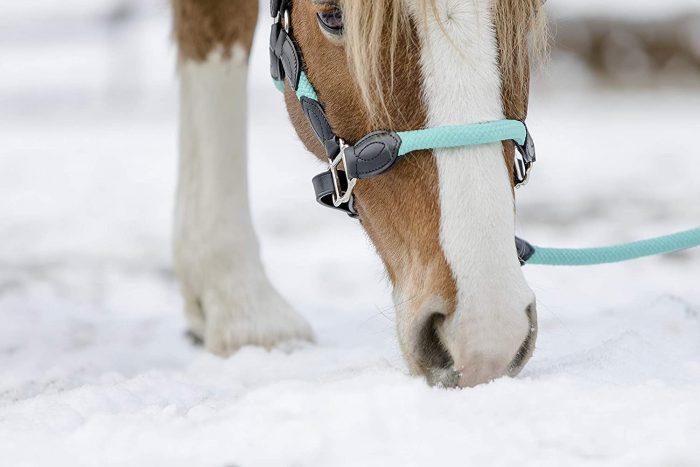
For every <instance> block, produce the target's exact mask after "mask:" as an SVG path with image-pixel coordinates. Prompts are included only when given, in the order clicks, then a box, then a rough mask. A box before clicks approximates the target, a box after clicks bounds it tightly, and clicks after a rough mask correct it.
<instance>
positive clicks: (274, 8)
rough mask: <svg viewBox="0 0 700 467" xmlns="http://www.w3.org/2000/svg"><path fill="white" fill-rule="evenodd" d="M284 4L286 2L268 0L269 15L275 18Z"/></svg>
mask: <svg viewBox="0 0 700 467" xmlns="http://www.w3.org/2000/svg"><path fill="white" fill-rule="evenodd" d="M286 3H287V0H270V15H271V16H272V17H273V18H274V17H276V16H277V14H278V13H279V12H280V10H281V9H282V7H283V6H284V5H285V4H286Z"/></svg>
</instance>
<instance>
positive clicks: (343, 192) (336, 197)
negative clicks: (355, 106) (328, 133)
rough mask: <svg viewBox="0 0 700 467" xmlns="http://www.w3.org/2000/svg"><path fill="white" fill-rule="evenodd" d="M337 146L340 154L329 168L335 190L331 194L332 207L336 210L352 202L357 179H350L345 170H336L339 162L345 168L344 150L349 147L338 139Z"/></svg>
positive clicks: (332, 160) (331, 162)
mask: <svg viewBox="0 0 700 467" xmlns="http://www.w3.org/2000/svg"><path fill="white" fill-rule="evenodd" d="M338 145H339V146H340V152H339V153H338V155H337V156H336V157H335V159H331V161H330V167H329V170H330V172H331V175H333V188H334V189H335V193H334V194H333V206H335V207H336V208H337V207H340V206H341V205H343V204H345V203H349V202H350V201H351V200H352V191H353V190H354V189H355V185H356V184H357V179H356V178H350V177H349V176H348V173H347V171H346V170H338V166H339V165H340V163H341V162H342V163H343V167H345V149H347V148H348V147H349V146H348V145H347V144H345V141H343V140H342V139H340V138H338ZM341 172H342V173H343V176H344V177H345V187H347V188H345V189H343V183H342V181H341V179H340V173H341Z"/></svg>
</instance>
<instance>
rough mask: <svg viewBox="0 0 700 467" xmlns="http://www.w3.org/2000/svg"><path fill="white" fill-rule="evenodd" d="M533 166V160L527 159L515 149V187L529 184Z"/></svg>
mask: <svg viewBox="0 0 700 467" xmlns="http://www.w3.org/2000/svg"><path fill="white" fill-rule="evenodd" d="M532 166H533V164H532V162H528V161H526V160H525V157H524V156H523V155H522V154H520V151H515V188H520V187H521V186H525V185H527V184H528V182H529V181H530V172H531V171H532Z"/></svg>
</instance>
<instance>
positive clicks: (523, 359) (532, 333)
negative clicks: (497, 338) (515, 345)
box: [508, 303, 537, 376]
mask: <svg viewBox="0 0 700 467" xmlns="http://www.w3.org/2000/svg"><path fill="white" fill-rule="evenodd" d="M525 314H527V318H528V321H529V324H530V329H529V332H528V333H527V337H525V341H523V343H522V345H521V346H520V348H519V349H518V352H517V353H516V354H515V358H513V361H512V362H511V364H510V366H509V367H508V374H509V375H510V376H515V375H517V374H518V373H520V370H522V369H523V367H524V366H525V364H526V363H527V361H528V360H529V359H530V357H531V356H532V352H534V350H535V340H536V339H537V308H536V306H535V304H534V303H531V304H530V305H528V307H527V308H526V309H525Z"/></svg>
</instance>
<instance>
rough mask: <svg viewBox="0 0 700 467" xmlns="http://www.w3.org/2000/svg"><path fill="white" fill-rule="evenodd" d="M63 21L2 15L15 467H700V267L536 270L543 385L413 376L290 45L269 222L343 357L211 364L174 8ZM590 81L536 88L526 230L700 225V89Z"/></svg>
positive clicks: (3, 333) (256, 168)
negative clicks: (175, 244) (534, 156)
mask: <svg viewBox="0 0 700 467" xmlns="http://www.w3.org/2000/svg"><path fill="white" fill-rule="evenodd" d="M561 1H562V3H563V2H564V0H561ZM566 1H567V2H569V3H570V4H572V5H573V4H574V3H577V2H575V1H574V0H566ZM618 1H620V3H626V4H628V5H629V4H630V2H628V1H626V2H622V1H621V0H618ZM62 3H64V5H62V6H57V5H56V4H55V2H49V1H47V0H41V1H40V0H32V1H27V2H14V3H13V4H8V5H6V6H4V7H3V10H5V13H4V14H3V15H2V17H0V323H1V324H0V459H2V460H1V461H0V464H2V465H7V466H16V465H27V466H34V465H71V466H73V465H104V466H106V465H149V466H150V465H183V466H192V465H212V466H223V465H240V466H251V465H280V466H287V465H304V466H307V465H310V466H326V465H377V466H385V465H439V464H440V463H441V462H442V463H444V464H447V465H474V466H477V465H514V464H517V465H533V466H535V465H536V466H546V465H552V466H561V465H567V466H570V465H586V466H589V465H616V466H617V465H629V466H647V465H648V466H659V465H663V466H691V465H698V464H700V287H699V286H698V284H699V283H700V252H698V251H694V252H686V253H681V254H676V255H672V256H669V257H665V258H655V259H649V260H644V261H639V262H635V263H630V264H626V265H618V266H606V267H595V268H588V269H561V270H559V269H556V270H555V269H549V268H536V267H528V268H526V274H527V276H528V279H529V281H530V283H531V285H532V286H533V288H534V289H535V291H536V292H537V294H538V300H539V313H540V329H541V331H540V339H539V341H538V347H537V352H536V353H535V356H534V358H533V359H532V361H531V363H530V364H529V366H528V367H527V368H526V370H525V371H524V372H523V374H522V375H521V376H519V377H518V378H516V379H503V380H499V381H496V382H494V383H491V384H489V385H485V386H481V387H478V388H475V389H470V390H462V391H458V390H444V389H437V388H430V387H427V386H426V384H425V383H424V382H423V381H422V380H420V379H415V378H412V377H410V376H408V375H407V371H406V368H405V366H404V364H403V362H402V360H401V357H400V355H399V352H398V349H397V345H396V338H395V335H394V318H393V311H392V308H391V301H390V297H389V290H388V286H387V284H386V280H385V279H384V275H383V272H382V269H381V265H380V264H379V261H378V260H377V258H376V257H375V254H374V253H373V251H372V248H371V246H370V245H369V244H368V242H367V241H366V239H365V238H364V236H363V234H362V231H361V230H360V228H359V226H358V225H356V224H355V223H353V222H351V221H350V220H348V219H346V218H344V216H342V215H337V214H334V213H332V212H327V211H326V210H324V209H322V208H320V207H317V206H316V204H315V202H314V201H313V196H312V191H311V187H310V182H309V180H310V176H311V175H312V174H315V173H316V171H317V170H318V169H319V165H318V163H317V162H315V161H314V160H312V158H311V157H309V156H308V155H306V154H305V153H304V151H303V149H302V148H301V146H300V144H299V143H298V142H297V140H296V138H295V136H294V135H293V132H292V130H291V127H290V125H289V123H288V122H287V119H286V116H285V113H284V111H283V108H282V102H281V100H280V98H279V96H278V95H277V94H276V92H275V91H274V89H273V87H272V86H271V84H270V83H269V80H268V77H267V63H266V60H267V59H266V51H265V48H266V44H265V40H266V34H265V31H264V30H263V31H262V32H261V34H260V36H259V38H258V41H257V43H256V52H255V54H256V55H255V57H256V58H255V59H254V61H253V62H254V68H255V69H254V70H253V79H252V80H251V99H252V104H251V107H252V109H253V110H252V126H251V131H250V133H251V153H252V163H251V169H250V173H251V177H252V187H251V189H252V191H253V193H254V196H253V199H254V213H255V220H256V223H257V227H258V229H259V232H260V235H261V239H262V246H263V250H264V256H265V260H266V264H267V267H268V271H269V273H270V275H271V276H272V278H273V279H274V281H275V283H276V284H277V286H278V287H279V288H280V290H281V291H282V292H283V294H284V295H285V296H286V297H287V298H288V299H289V300H290V301H291V302H292V303H293V304H294V305H295V306H296V307H297V308H298V309H299V310H300V311H301V313H303V314H304V315H305V316H306V317H307V318H308V319H309V321H310V322H311V323H312V325H313V327H314V329H315V331H316V334H317V336H318V343H317V344H316V345H313V346H311V345H308V346H300V347H296V348H286V349H282V350H276V351H273V352H266V351H264V350H261V349H254V348H250V349H244V350H243V351H241V352H240V353H238V354H237V355H235V356H234V357H232V358H230V359H228V360H220V359H218V358H215V357H212V356H210V355H207V354H205V353H203V352H202V351H201V350H200V349H198V348H196V347H193V346H191V345H190V343H189V342H188V340H187V339H186V338H185V336H184V334H183V331H184V328H185V326H184V319H183V315H182V312H181V303H180V298H179V296H178V293H177V287H176V284H175V281H174V277H173V273H172V269H171V263H170V254H169V248H170V232H169V231H170V224H171V213H172V195H173V191H174V182H175V166H176V146H175V141H176V122H175V115H176V99H175V90H176V87H175V68H174V49H173V47H172V45H171V44H170V42H169V40H168V38H169V31H168V16H167V5H166V4H165V2H162V3H159V2H132V6H133V8H132V10H129V9H128V8H127V9H121V10H120V9H113V8H111V5H112V4H113V3H115V2H111V1H100V2H96V1H89V2H88V1H85V0H71V1H66V2H62ZM578 3H581V2H580V0H579V1H578ZM597 3H600V2H597ZM653 3H654V4H657V3H658V2H653ZM606 4H609V2H606ZM634 4H635V5H637V4H639V5H647V7H648V6H649V5H651V4H652V2H634ZM592 5H593V4H592ZM659 5H661V4H659ZM663 5H664V6H665V7H667V8H669V7H670V5H672V2H671V3H669V2H665V3H663ZM679 6H683V2H681V3H679ZM83 7H84V8H83ZM647 7H644V8H647ZM639 8H642V7H641V6H640V7H639ZM129 11H132V13H129ZM649 11H652V9H650V10H649ZM125 12H126V13H125ZM130 14H133V15H135V18H134V19H131V20H129V19H128V18H129V15H130ZM650 14H652V13H650ZM125 17H126V18H127V19H126V20H124V19H120V18H125ZM565 69H566V67H562V66H558V67H553V68H551V69H550V70H549V71H548V70H545V71H544V73H545V75H546V79H543V80H540V82H539V84H538V85H536V86H535V89H534V90H533V92H534V96H533V102H532V109H531V119H530V127H531V129H532V131H533V133H534V135H535V138H536V141H537V143H538V150H539V156H540V162H539V164H538V167H537V168H536V172H535V174H534V179H533V181H532V183H531V184H530V185H529V186H528V187H527V188H526V189H524V190H521V191H520V192H519V193H518V201H519V232H520V234H521V235H523V236H525V237H526V238H528V239H530V240H531V241H533V242H534V243H540V244H547V245H561V246H573V245H597V244H604V243H608V242H616V241H626V240H631V239H636V238H641V237H645V236H648V235H653V234H662V233H666V232H669V231H674V230H678V229H683V228H690V227H694V226H695V225H697V224H698V222H699V221H700V188H699V187H698V182H697V180H698V176H699V175H700V157H699V156H700V147H698V138H699V137H700V116H698V111H697V109H698V108H700V89H697V88H688V87H686V88H682V89H680V88H679V89H644V90H636V91H632V90H622V89H599V88H596V87H593V86H592V85H591V84H590V83H589V82H588V80H587V79H586V78H585V76H580V74H581V73H582V72H580V71H579V70H574V71H573V72H571V71H570V72H569V73H568V74H567V73H566V71H565ZM271 129H274V131H275V134H276V138H275V141H274V143H271V141H270V139H269V137H268V135H269V134H270V131H271ZM271 171H274V172H276V173H279V174H284V176H279V177H275V178H274V180H275V186H270V185H269V181H270V178H269V176H267V174H268V173H269V172H271ZM277 193H281V194H282V196H284V197H286V199H287V201H286V205H282V204H280V203H279V202H278V197H277V196H276V194H277ZM338 245H342V248H339V247H338ZM329 251H333V255H329V254H328V252H329ZM359 270H361V271H363V272H364V274H363V277H368V274H367V273H369V277H375V280H374V281H371V282H369V283H367V282H366V281H363V282H361V283H360V282H358V281H356V280H355V279H354V276H355V274H353V272H355V271H359ZM338 271H340V273H339V274H338ZM329 272H333V273H336V277H338V281H339V282H338V286H337V288H336V289H331V288H329V287H328V284H327V282H326V281H324V280H322V278H323V277H326V276H327V274H328V273H329ZM338 294H342V297H343V300H338Z"/></svg>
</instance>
